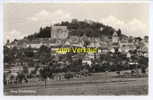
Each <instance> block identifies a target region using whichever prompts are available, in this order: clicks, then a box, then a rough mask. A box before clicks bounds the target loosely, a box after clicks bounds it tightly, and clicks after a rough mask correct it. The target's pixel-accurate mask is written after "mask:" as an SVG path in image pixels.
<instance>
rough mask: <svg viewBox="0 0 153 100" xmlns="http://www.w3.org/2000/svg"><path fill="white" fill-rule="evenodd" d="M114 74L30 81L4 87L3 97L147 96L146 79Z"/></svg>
mask: <svg viewBox="0 0 153 100" xmlns="http://www.w3.org/2000/svg"><path fill="white" fill-rule="evenodd" d="M114 75H116V74H115V73H112V72H111V73H110V72H108V73H94V74H92V76H88V77H84V78H81V79H70V80H58V81H57V80H48V81H47V86H46V87H45V84H44V82H42V81H39V82H38V81H34V80H31V81H30V82H29V83H27V84H18V85H13V86H6V88H4V94H5V95H147V94H148V78H147V77H144V78H115V77H112V76H114Z"/></svg>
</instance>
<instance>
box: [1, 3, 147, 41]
mask: <svg viewBox="0 0 153 100" xmlns="http://www.w3.org/2000/svg"><path fill="white" fill-rule="evenodd" d="M74 18H76V19H78V20H85V19H88V20H93V21H97V22H101V23H103V24H105V25H110V26H112V27H114V28H115V29H116V30H117V29H119V28H120V29H121V31H122V33H123V34H126V35H128V36H135V37H137V36H140V37H143V36H145V35H148V32H149V4H148V3H6V4H5V5H4V42H5V41H6V40H8V39H9V40H11V41H12V40H14V39H22V38H23V37H24V36H27V35H30V34H33V33H34V32H38V31H39V29H40V27H45V26H50V25H53V24H54V23H57V22H60V21H71V20H72V19H74Z"/></svg>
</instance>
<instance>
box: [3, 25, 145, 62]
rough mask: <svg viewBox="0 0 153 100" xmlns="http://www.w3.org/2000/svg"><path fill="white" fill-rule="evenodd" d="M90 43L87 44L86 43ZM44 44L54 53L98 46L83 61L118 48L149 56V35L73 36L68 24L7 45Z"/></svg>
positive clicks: (18, 46)
mask: <svg viewBox="0 0 153 100" xmlns="http://www.w3.org/2000/svg"><path fill="white" fill-rule="evenodd" d="M86 42H88V45H86V46H85V43H86ZM42 45H44V46H47V47H48V48H50V49H51V53H50V54H52V55H61V54H57V53H56V52H55V51H56V50H57V48H84V47H86V48H98V52H97V53H96V54H92V53H87V54H86V55H85V56H84V58H83V61H82V62H83V63H84V62H87V63H88V64H91V59H94V57H95V56H98V55H100V54H107V53H109V52H112V53H114V52H115V50H116V49H118V52H121V53H124V54H126V55H127V57H129V58H130V57H131V51H134V50H136V53H137V55H138V56H144V57H148V37H147V36H146V37H144V39H142V40H140V39H139V38H134V37H131V38H130V37H127V36H124V37H123V36H122V37H120V36H119V34H118V33H117V32H114V33H113V35H112V37H111V38H108V37H106V36H105V37H102V36H101V37H88V36H86V35H85V34H84V35H83V36H71V35H69V31H68V29H67V27H66V26H53V27H52V29H51V37H50V38H36V39H33V40H28V39H22V40H15V41H13V42H11V43H9V42H8V43H6V45H5V46H6V47H8V48H13V47H16V48H18V49H21V48H29V47H30V48H34V49H39V48H40V47H41V46H42Z"/></svg>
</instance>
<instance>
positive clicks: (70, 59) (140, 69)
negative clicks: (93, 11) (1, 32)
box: [4, 20, 148, 90]
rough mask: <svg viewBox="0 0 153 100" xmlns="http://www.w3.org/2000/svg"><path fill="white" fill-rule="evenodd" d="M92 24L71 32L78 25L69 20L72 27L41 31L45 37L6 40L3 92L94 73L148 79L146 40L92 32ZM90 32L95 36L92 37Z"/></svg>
mask: <svg viewBox="0 0 153 100" xmlns="http://www.w3.org/2000/svg"><path fill="white" fill-rule="evenodd" d="M63 23H64V22H63ZM81 23H82V24H81ZM86 24H87V25H86ZM92 24H94V23H93V22H84V23H83V22H80V25H82V26H78V27H81V28H80V29H82V30H86V29H87V31H83V32H82V31H81V30H79V28H78V27H75V28H74V26H75V25H76V26H77V25H78V23H77V20H73V21H72V25H68V24H66V22H65V23H64V24H62V23H61V24H55V25H52V26H50V27H46V28H41V29H40V32H39V33H41V32H42V33H43V32H44V33H45V31H47V32H48V33H49V34H48V36H47V37H43V36H41V35H40V34H38V33H37V34H35V35H31V36H29V37H25V38H23V39H20V40H17V39H15V40H14V41H9V40H8V41H7V43H6V44H5V45H4V88H6V90H7V88H8V87H10V88H11V87H13V86H16V85H14V84H17V85H20V84H24V85H25V86H26V84H29V83H32V82H33V80H35V81H34V83H35V82H38V81H42V82H45V85H46V84H47V81H49V80H56V81H59V80H75V79H76V80H79V79H82V78H83V79H84V78H85V79H86V78H88V77H92V75H94V74H95V73H106V74H107V73H108V74H109V73H111V72H113V73H115V74H114V76H113V77H116V78H141V77H147V76H148V36H144V37H143V38H142V37H133V36H126V35H125V34H124V33H122V30H120V29H119V30H115V29H113V31H109V29H107V31H106V28H108V27H104V26H100V27H99V26H98V28H93V27H92ZM83 25H84V27H83ZM97 25H98V24H97ZM88 27H91V29H92V30H91V31H89V30H90V28H88ZM110 29H111V28H110ZM84 32H87V33H84ZM92 32H97V33H99V34H97V35H95V36H93V35H92V34H94V33H92ZM107 32H108V33H107ZM73 33H75V34H73ZM76 33H77V35H76ZM79 33H80V34H79ZM89 33H90V34H89ZM102 33H104V34H102ZM107 34H109V35H107ZM34 36H35V37H34ZM58 48H98V52H97V53H88V52H86V53H72V52H68V53H63V54H58V53H56V50H57V49H58ZM34 83H32V84H34Z"/></svg>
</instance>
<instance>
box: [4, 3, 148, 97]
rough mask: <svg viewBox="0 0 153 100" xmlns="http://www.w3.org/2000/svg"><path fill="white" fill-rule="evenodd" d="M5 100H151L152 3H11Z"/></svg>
mask: <svg viewBox="0 0 153 100" xmlns="http://www.w3.org/2000/svg"><path fill="white" fill-rule="evenodd" d="M3 11H4V12H3V14H4V34H3V36H4V37H3V94H4V95H5V96H80V95H82V96H123V95H124V96H125V95H134V96H147V95H148V91H149V88H148V86H149V85H148V78H149V52H148V50H149V32H150V31H149V3H143V2H142V3H134V2H133V3H128V2H127V3H125V2H124V3H121V2H115V3H108V2H107V3H105V2H100V3H97V2H92V3H81V2H80V3H73V2H70V3H68V2H67V3H51V2H50V3H5V4H4V8H3Z"/></svg>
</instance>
